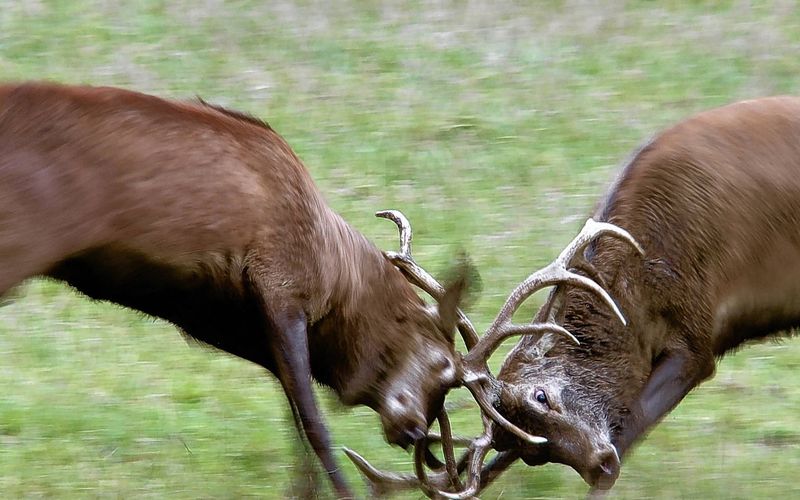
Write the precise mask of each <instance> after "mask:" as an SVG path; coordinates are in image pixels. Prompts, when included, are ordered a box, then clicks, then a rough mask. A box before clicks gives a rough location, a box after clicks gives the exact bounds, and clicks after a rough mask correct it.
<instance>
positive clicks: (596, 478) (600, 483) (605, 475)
mask: <svg viewBox="0 0 800 500" xmlns="http://www.w3.org/2000/svg"><path fill="white" fill-rule="evenodd" d="M588 465H589V467H588V468H587V469H586V470H585V471H583V472H582V473H581V476H582V477H583V480H584V481H586V483H587V484H588V485H589V486H591V487H592V488H594V489H599V490H607V489H609V488H611V487H612V486H614V483H615V482H616V481H617V477H619V469H620V461H619V455H618V454H617V450H616V449H615V448H614V447H613V445H612V446H610V448H606V449H603V450H599V451H597V452H595V453H594V454H592V456H591V457H590V459H589V461H588Z"/></svg>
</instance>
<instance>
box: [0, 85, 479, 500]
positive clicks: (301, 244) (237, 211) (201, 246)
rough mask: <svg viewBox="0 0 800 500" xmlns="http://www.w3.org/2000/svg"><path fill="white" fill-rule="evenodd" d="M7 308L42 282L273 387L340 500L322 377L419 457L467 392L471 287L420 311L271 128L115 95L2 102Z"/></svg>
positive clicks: (34, 95) (57, 93)
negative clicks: (139, 321)
mask: <svg viewBox="0 0 800 500" xmlns="http://www.w3.org/2000/svg"><path fill="white" fill-rule="evenodd" d="M0 264H2V265H0V294H3V293H6V292H7V291H8V290H9V289H11V288H12V287H14V286H15V285H17V284H18V283H20V282H21V281H23V280H25V279H27V278H29V277H33V276H47V277H51V278H55V279H58V280H63V281H65V282H67V283H69V284H70V285H72V286H73V287H75V288H77V289H78V290H80V291H81V292H83V293H85V294H86V295H88V296H90V297H93V298H95V299H101V300H108V301H112V302H116V303H119V304H121V305H124V306H128V307H131V308H134V309H137V310H140V311H143V312H145V313H147V314H150V315H153V316H157V317H160V318H164V319H166V320H168V321H170V322H172V323H173V324H175V325H176V326H178V327H179V328H180V329H181V330H182V331H183V332H185V333H186V334H187V335H189V336H191V337H193V338H195V339H198V340H200V341H202V342H204V343H207V344H208V345H211V346H214V347H216V348H218V349H221V350H223V351H226V352H229V353H232V354H234V355H236V356H239V357H242V358H244V359H247V360H250V361H253V362H255V363H257V364H259V365H261V366H263V367H265V368H267V369H268V370H269V371H271V372H273V373H274V374H275V375H276V376H277V377H278V379H279V380H280V382H281V385H282V387H283V389H284V391H285V392H286V395H287V398H288V400H289V403H290V406H291V408H292V411H293V414H294V416H295V421H296V423H297V425H298V427H299V428H301V430H302V432H303V433H304V434H305V437H306V438H307V439H308V441H309V443H310V444H311V446H312V448H313V449H314V451H315V452H316V454H317V455H318V456H319V458H320V460H321V461H322V463H323V466H324V467H325V470H326V471H327V473H328V475H329V477H330V479H331V480H332V482H333V486H334V488H335V491H336V494H337V495H338V496H340V497H350V496H352V493H351V492H350V490H349V488H348V487H347V485H346V482H345V481H344V477H343V475H342V472H341V471H340V469H339V467H338V466H337V464H336V460H335V459H334V458H333V455H332V453H331V449H330V438H329V435H328V431H327V429H326V427H325V425H324V423H323V419H322V416H321V414H320V412H319V410H318V408H317V406H316V402H315V401H314V396H313V392H312V390H311V377H312V375H313V377H314V378H315V379H316V380H317V381H319V382H320V383H322V384H324V385H327V386H329V387H331V388H332V389H333V390H334V391H335V392H336V393H337V395H338V396H339V398H340V399H341V400H342V401H343V402H344V403H346V404H348V405H353V404H365V405H367V406H369V407H371V408H373V409H375V410H376V411H377V412H378V413H379V414H380V416H381V422H382V424H383V427H384V431H385V433H386V436H387V439H388V440H389V441H390V442H392V443H394V444H399V445H401V446H407V445H408V444H410V443H411V442H413V440H414V439H416V438H417V437H418V436H419V435H420V434H421V433H424V430H425V429H427V427H428V425H429V424H430V422H431V421H432V420H433V419H434V418H435V417H436V415H437V414H438V409H439V407H440V406H441V404H442V401H443V398H444V394H445V392H446V391H447V390H448V388H449V387H451V386H452V385H453V384H454V383H455V382H456V380H455V376H456V371H455V361H456V358H455V353H454V344H453V342H454V339H453V332H454V324H453V323H452V321H454V320H449V321H450V323H448V319H447V318H454V317H455V310H456V308H457V305H458V300H459V297H460V293H461V291H462V290H463V289H464V280H463V279H456V280H454V281H455V282H454V284H453V286H452V287H449V288H448V289H447V290H444V291H443V295H442V297H441V298H443V299H446V300H445V302H446V303H447V304H448V306H447V307H448V308H449V310H445V307H444V306H442V307H431V306H429V305H427V304H425V303H424V302H423V301H422V299H421V298H420V297H419V296H418V295H417V293H416V292H415V291H414V289H413V288H412V287H411V285H410V284H409V283H408V282H407V281H406V280H405V278H403V276H402V274H401V273H400V272H399V271H398V270H397V269H396V268H395V267H394V266H393V265H392V263H391V262H390V261H389V260H388V259H387V258H386V257H385V256H384V255H383V254H382V253H381V252H380V251H379V250H378V249H377V248H375V247H374V246H373V245H372V244H371V243H370V242H369V241H367V240H366V238H364V237H363V236H362V235H361V234H360V233H358V232H357V231H355V230H354V229H352V228H351V227H350V226H349V225H347V223H345V222H344V221H343V220H342V219H341V218H340V217H339V216H338V215H336V214H335V213H334V212H333V211H332V210H331V209H330V208H329V207H328V206H327V204H326V203H325V202H324V200H323V198H322V196H321V194H320V193H319V192H318V190H317V188H316V187H315V185H314V183H313V181H312V180H311V178H310V176H309V174H308V172H307V171H306V169H305V167H304V166H303V165H302V163H301V162H300V160H299V159H298V158H297V156H296V155H295V154H294V153H293V152H292V150H291V148H290V147H289V146H288V145H287V144H286V142H285V141H284V140H283V139H282V138H281V137H280V136H279V135H278V134H277V133H275V132H274V131H273V130H272V129H271V128H270V127H269V126H268V125H267V124H266V123H264V122H261V121H259V120H257V119H254V118H252V117H250V116H247V115H243V114H240V113H237V112H233V111H229V110H225V109H222V108H219V107H215V106H211V105H208V104H206V103H204V102H202V101H199V102H171V101H166V100H163V99H159V98H156V97H152V96H147V95H143V94H139V93H135V92H130V91H125V90H121V89H114V88H104V87H96V88H95V87H73V86H63V85H57V84H50V83H27V84H21V85H2V86H0Z"/></svg>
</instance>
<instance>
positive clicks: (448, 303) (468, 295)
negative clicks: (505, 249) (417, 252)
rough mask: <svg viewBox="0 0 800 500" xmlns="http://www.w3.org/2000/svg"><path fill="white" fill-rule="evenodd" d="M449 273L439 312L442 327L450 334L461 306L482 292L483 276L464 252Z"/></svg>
mask: <svg viewBox="0 0 800 500" xmlns="http://www.w3.org/2000/svg"><path fill="white" fill-rule="evenodd" d="M447 275H448V279H446V280H445V287H444V295H443V296H442V299H441V300H440V301H439V306H438V312H439V324H440V327H441V329H442V331H444V332H446V333H447V334H448V336H449V335H453V331H454V330H455V327H456V322H457V321H458V309H459V307H461V308H464V307H466V305H467V304H471V303H472V302H474V298H475V296H476V295H477V294H478V293H479V292H480V288H481V277H480V274H479V273H478V270H477V268H476V267H475V266H474V265H473V264H472V261H471V260H470V259H469V257H467V255H466V253H464V252H459V255H458V260H457V262H456V264H455V265H454V266H453V267H452V268H451V269H450V271H448V273H447Z"/></svg>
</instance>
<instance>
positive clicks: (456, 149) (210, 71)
mask: <svg viewBox="0 0 800 500" xmlns="http://www.w3.org/2000/svg"><path fill="white" fill-rule="evenodd" d="M609 4H611V5H609ZM714 4H715V7H714V8H713V10H710V7H708V6H707V3H706V2H696V1H690V2H678V1H666V2H648V1H631V2H590V1H561V2H558V1H554V2H504V1H499V0H487V1H480V2H478V1H464V2H456V1H453V2H448V1H431V2H422V1H417V2H414V1H408V2H406V1H389V2H381V3H378V2H356V1H343V2H336V6H335V7H332V6H331V5H329V2H323V1H314V0H309V1H300V2H297V3H291V2H287V1H275V2H223V1H221V0H205V1H199V2H191V1H187V0H175V1H170V2H162V1H151V0H139V1H136V2H121V1H114V0H96V1H90V0H80V1H79V0H75V1H66V0H62V1H43V0H32V1H28V2H16V1H9V0H0V75H1V77H2V79H3V80H22V79H53V80H58V81H63V82H73V83H78V82H82V83H91V84H109V85H116V86H124V87H129V88H133V89H137V90H141V91H145V92H150V93H155V94H159V95H164V96H171V97H178V98H191V97H193V96H194V95H195V94H199V95H201V96H203V97H204V98H206V99H207V100H210V101H215V102H218V103H221V104H224V105H227V106H231V107H235V108H239V109H242V110H244V111H247V112H250V113H253V114H255V115H257V116H259V117H262V118H264V119H266V120H268V121H269V122H270V124H271V125H272V126H273V127H274V128H275V129H276V130H278V131H279V132H280V133H282V134H283V135H284V136H285V137H286V138H287V140H288V141H289V142H290V144H292V145H293V147H294V148H295V149H296V151H297V152H298V154H299V155H300V156H301V157H302V158H303V159H304V161H305V162H306V164H307V165H308V167H309V169H310V170H311V172H312V173H313V176H314V178H315V179H316V180H317V182H318V184H319V186H320V187H321V189H322V190H323V191H324V192H325V194H326V196H327V198H328V200H329V201H330V203H331V204H332V205H333V206H334V207H335V209H336V210H337V211H339V212H340V213H341V214H342V215H343V216H344V217H345V218H346V219H347V220H349V221H350V222H351V223H352V224H353V225H354V226H355V227H357V228H358V229H360V230H361V231H362V232H364V233H365V234H367V235H369V236H370V237H371V238H372V239H373V240H374V241H376V242H377V243H378V244H379V245H380V246H381V247H383V248H394V247H395V245H396V241H395V233H394V228H393V227H392V225H391V224H390V223H388V222H386V221H380V220H378V219H375V218H373V216H372V214H373V213H374V212H375V211H376V210H379V209H384V208H398V209H402V210H403V211H404V212H406V214H407V215H408V216H409V217H410V218H411V220H412V222H413V223H414V226H415V253H416V255H417V260H418V261H419V262H420V263H422V264H423V265H425V266H426V267H428V268H429V269H431V270H432V271H434V273H437V272H438V273H441V272H442V271H443V270H445V269H446V268H447V266H448V264H449V262H450V259H451V257H452V256H453V255H455V253H456V252H457V251H458V250H459V249H461V248H463V249H466V251H467V252H468V253H469V254H470V255H471V256H472V258H473V259H474V261H475V263H476V264H477V266H478V268H479V269H480V270H481V271H482V276H483V292H482V294H481V296H480V299H479V301H478V302H477V303H476V304H475V305H474V306H473V307H472V308H471V310H470V311H469V313H470V315H471V317H472V318H473V320H474V321H475V322H476V323H477V324H478V325H479V326H481V327H485V326H487V325H488V323H489V322H490V321H491V319H492V316H493V314H494V313H495V312H496V311H497V310H498V308H499V306H500V304H501V303H502V301H503V300H504V299H505V295H506V294H507V293H508V292H509V291H510V290H511V288H512V287H513V286H514V285H515V284H516V283H517V282H519V281H520V280H522V279H523V278H524V277H525V276H526V275H527V274H528V273H529V272H530V271H531V270H533V269H534V268H537V267H540V266H542V265H544V264H545V263H547V262H548V259H550V258H552V257H553V256H555V255H556V254H557V253H558V251H559V250H560V249H561V248H562V246H563V245H564V244H565V243H566V242H567V241H568V240H569V239H571V237H572V236H573V235H574V234H575V233H576V232H577V230H578V229H579V228H580V225H581V224H582V221H583V219H584V218H585V217H586V216H587V215H588V214H589V213H590V211H591V209H592V207H593V205H594V203H595V201H596V200H597V199H598V198H599V196H600V195H601V193H602V192H603V190H604V189H605V187H606V186H607V184H608V183H609V181H610V179H611V178H612V176H613V173H614V171H615V170H616V168H617V166H618V165H620V164H621V163H622V162H623V161H624V159H625V157H626V156H627V155H628V154H629V152H630V151H631V150H633V149H634V148H635V147H636V146H637V144H639V143H640V142H642V141H643V140H645V139H646V138H647V137H648V136H650V135H652V134H653V133H655V132H657V131H658V130H659V129H661V128H663V127H665V126H667V125H669V124H670V123H673V122H675V121H677V120H679V119H681V118H682V117H685V116H687V115H689V114H691V113H693V112H695V111H698V110H702V109H705V108H709V107H712V106H715V105H719V104H723V103H727V102H730V101H734V100H738V99H743V98H750V97H755V96H761V95H768V94H777V93H795V92H797V88H798V86H800V59H798V54H800V11H798V10H797V9H796V8H795V6H794V2H788V1H775V2H763V1H752V2H745V1H727V2H715V3H714ZM9 299H10V300H9V302H10V303H9V304H7V305H5V306H4V307H3V308H2V309H0V358H2V361H0V391H2V395H1V396H0V494H2V496H3V497H4V498H14V497H27V498H36V497H63V498H71V497H120V498H133V497H152V498H238V497H264V498H281V497H283V496H284V495H285V494H286V492H287V488H288V485H289V481H290V478H291V468H292V467H293V463H294V459H293V456H294V455H293V446H294V445H293V436H294V431H293V429H292V428H291V425H290V424H289V423H288V419H287V413H288V412H287V411H286V407H285V404H284V400H283V397H282V394H281V392H280V390H279V387H278V385H277V383H276V382H275V381H274V379H272V378H271V377H270V376H268V375H265V374H264V373H262V372H261V371H260V370H258V369H257V368H256V367H254V366H252V365H249V364H247V363H246V362H243V361H239V360H236V359H233V358H230V357H228V356H225V355H219V354H216V353H211V352H208V351H207V350H206V349H203V348H197V347H192V346H187V343H186V342H185V341H184V340H183V339H182V337H181V336H180V335H179V334H178V333H177V332H176V331H175V330H174V329H173V328H172V327H170V326H169V325H167V324H165V323H163V322H159V321H154V320H152V319H150V318H147V317H143V316H142V315H140V314H137V313H133V312H130V311H127V310H123V309H121V308H118V307H115V306H112V305H108V304H101V303H92V302H90V301H88V300H86V299H84V298H81V297H79V296H77V295H76V294H74V293H72V292H71V291H70V290H68V289H67V288H65V287H62V286H59V285H56V284H53V283H45V282H41V281H35V282H31V283H29V284H26V285H24V286H22V287H20V289H19V290H18V291H17V292H16V293H15V294H14V295H13V296H12V297H10V298H9ZM535 302H536V301H535V300H534V301H533V303H532V304H530V305H528V306H526V307H525V310H524V311H523V312H522V314H524V315H530V314H531V312H532V311H533V310H534V306H535ZM509 344H510V343H509ZM495 358H496V359H494V360H493V361H494V363H495V365H496V364H497V363H499V361H500V360H501V359H502V353H500V354H498V355H496V356H495ZM798 369H800V343H798V341H797V340H794V341H791V340H790V341H787V342H785V343H780V344H764V345H759V346H754V347H751V348H747V349H744V350H743V351H741V352H740V353H739V354H737V355H735V356H731V357H729V358H726V359H725V360H724V361H723V362H722V363H721V364H720V367H719V370H718V374H717V376H716V378H715V379H714V380H713V381H711V382H709V383H707V384H705V385H703V386H702V387H701V388H700V389H698V390H697V391H695V392H694V393H692V394H691V395H690V396H689V397H688V398H687V399H686V400H685V401H684V402H683V403H682V404H681V405H680V406H679V407H678V409H677V410H676V411H674V412H673V413H672V414H670V415H669V416H668V417H667V418H666V419H665V421H664V422H663V423H662V424H661V425H660V426H659V427H658V428H657V429H656V430H655V431H654V432H653V433H652V434H651V435H650V436H649V438H648V439H647V440H646V441H645V442H644V443H643V444H642V445H641V446H639V447H638V449H637V450H636V451H635V453H634V454H633V455H632V456H631V457H630V460H629V461H628V463H627V464H626V465H625V466H624V468H623V472H622V475H621V477H620V480H619V482H618V483H617V486H616V488H615V489H614V490H613V492H612V494H611V495H610V497H611V498H743V499H744V498H789V497H792V496H800V486H798V483H797V482H795V481H796V479H797V471H798V467H800V415H799V414H798V408H800V384H798V381H799V380H798V379H800V376H798V375H797V373H798ZM462 392H463V391H459V392H457V393H456V394H454V397H453V398H451V399H452V402H451V404H452V405H453V407H454V408H455V409H454V413H455V418H456V426H457V427H458V429H459V430H462V431H463V432H465V433H468V432H473V431H474V430H476V428H477V425H476V424H477V415H476V414H475V412H474V409H473V408H472V406H471V405H470V404H469V398H468V397H467V395H465V394H463V393H462ZM320 398H321V399H322V401H323V406H324V407H325V409H326V413H327V415H328V417H329V422H330V426H331V428H332V430H333V433H334V439H335V442H336V443H337V444H347V445H348V446H351V447H353V448H355V449H357V450H360V451H362V452H363V453H364V454H365V455H366V456H368V457H369V458H371V459H374V460H375V462H376V463H378V464H380V465H383V466H386V467H389V468H393V469H402V470H409V471H410V463H411V459H410V457H409V456H408V455H406V454H404V453H403V452H402V451H400V450H395V449H392V448H389V447H388V446H387V445H385V443H384V442H383V439H382V435H381V433H380V430H379V425H378V419H377V416H376V415H375V414H374V413H372V412H371V411H369V410H367V409H361V408H356V409H342V408H340V407H339V406H338V405H337V404H336V403H335V401H334V398H332V397H331V396H330V395H329V394H327V393H325V391H320ZM342 459H343V460H344V457H343V456H342ZM345 467H346V470H347V474H348V476H349V478H350V480H351V482H352V483H353V484H354V485H357V486H358V487H359V488H360V487H361V485H360V479H359V477H358V475H357V473H356V471H355V469H354V468H353V467H351V466H350V465H349V464H345ZM359 491H360V492H361V493H363V491H364V490H363V489H361V490H359ZM585 492H586V487H585V485H584V484H583V481H582V480H581V479H580V477H579V476H578V475H577V474H576V473H575V472H574V471H572V470H571V469H569V468H566V467H563V466H558V465H548V466H545V467H539V468H526V467H524V466H517V467H515V468H513V469H512V470H511V471H510V472H508V473H507V474H506V475H505V476H504V477H503V478H502V479H501V480H500V481H498V482H497V484H495V485H493V486H492V487H491V488H489V489H488V490H487V491H486V492H485V494H484V495H483V498H504V499H521V498H562V497H567V498H569V497H581V496H582V495H584V494H585ZM419 496H421V495H418V494H410V495H407V498H416V497H419Z"/></svg>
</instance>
